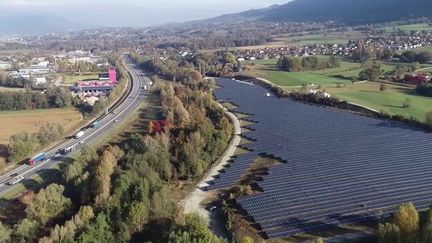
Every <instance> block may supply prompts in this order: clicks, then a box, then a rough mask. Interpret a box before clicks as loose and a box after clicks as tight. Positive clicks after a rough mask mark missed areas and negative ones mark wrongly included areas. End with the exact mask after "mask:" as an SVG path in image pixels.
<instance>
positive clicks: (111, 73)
mask: <svg viewBox="0 0 432 243" xmlns="http://www.w3.org/2000/svg"><path fill="white" fill-rule="evenodd" d="M99 80H100V81H105V80H110V81H112V82H114V83H117V72H116V70H115V68H111V69H109V70H108V72H106V73H99Z"/></svg>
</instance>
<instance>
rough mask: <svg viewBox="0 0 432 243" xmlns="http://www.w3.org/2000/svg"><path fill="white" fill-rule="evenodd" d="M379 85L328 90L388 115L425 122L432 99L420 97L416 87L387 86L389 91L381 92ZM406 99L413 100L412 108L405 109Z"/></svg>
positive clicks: (368, 83)
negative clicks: (415, 91) (415, 89)
mask: <svg viewBox="0 0 432 243" xmlns="http://www.w3.org/2000/svg"><path fill="white" fill-rule="evenodd" d="M379 86H380V84H379V83H375V82H367V83H361V84H354V85H352V84H349V85H347V86H345V87H342V88H330V87H329V88H327V90H326V91H327V92H329V93H331V94H333V95H334V96H336V97H338V98H341V99H343V100H346V101H349V102H353V103H356V104H360V105H363V106H366V107H369V108H372V109H375V110H378V111H383V112H385V113H388V114H395V115H402V116H405V117H414V118H416V119H418V120H421V121H424V120H425V114H426V113H427V112H429V111H432V98H429V97H424V96H418V95H416V94H415V93H414V90H413V88H414V87H405V86H401V85H397V84H393V85H392V84H387V90H386V91H384V92H380V91H379ZM406 99H410V100H411V106H410V108H403V106H402V104H403V102H404V101H405V100H406Z"/></svg>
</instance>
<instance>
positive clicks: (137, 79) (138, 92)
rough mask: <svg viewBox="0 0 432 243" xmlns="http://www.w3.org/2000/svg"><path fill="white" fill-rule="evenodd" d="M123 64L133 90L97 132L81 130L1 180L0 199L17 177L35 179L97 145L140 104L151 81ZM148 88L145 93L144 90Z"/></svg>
mask: <svg viewBox="0 0 432 243" xmlns="http://www.w3.org/2000/svg"><path fill="white" fill-rule="evenodd" d="M125 64H126V66H127V69H128V71H129V73H130V75H131V76H132V81H131V84H132V88H131V90H130V93H129V94H128V95H127V97H126V98H125V99H124V100H123V102H122V103H121V104H118V105H117V106H115V107H114V108H113V109H112V110H110V112H109V113H108V114H105V115H103V116H101V117H100V118H99V119H97V121H98V122H99V127H98V128H83V129H81V131H84V135H83V136H82V137H80V138H79V139H75V138H69V139H67V140H65V141H64V143H62V144H60V145H58V146H55V147H53V148H51V149H49V150H47V151H41V152H45V153H46V155H47V159H46V160H45V161H43V162H40V163H37V164H35V165H33V166H30V165H22V166H19V167H17V168H16V169H14V170H12V171H10V172H8V173H6V174H4V175H2V176H0V196H1V195H3V194H5V193H7V192H9V191H11V190H13V189H14V188H15V187H17V186H18V185H19V184H17V185H13V186H10V185H7V182H8V181H10V180H11V179H13V177H14V176H16V175H21V176H23V177H24V180H23V182H25V180H28V179H31V178H32V177H34V176H35V175H38V174H40V173H42V172H44V170H49V169H50V168H51V167H52V166H54V165H56V164H58V163H61V162H62V161H64V160H65V159H67V158H69V157H72V156H74V155H75V154H77V153H78V152H79V151H80V149H81V148H82V147H83V146H86V145H91V144H94V143H96V142H97V141H99V140H100V139H101V138H103V137H104V136H105V135H107V134H108V133H109V132H110V131H111V130H112V129H113V128H115V126H117V124H118V123H121V122H122V121H123V120H125V119H126V118H127V116H128V115H129V114H130V113H131V112H132V111H134V110H135V109H136V108H138V106H139V105H140V103H141V102H142V101H143V100H144V98H145V96H146V95H147V89H148V87H150V84H151V81H150V79H149V78H148V77H145V75H144V73H143V72H141V71H140V70H139V68H138V67H137V66H135V65H134V64H133V63H132V62H130V61H129V60H128V59H127V58H125ZM146 88H147V89H146ZM71 146H75V147H76V149H75V150H74V151H72V152H71V153H70V154H68V155H66V156H65V155H62V154H60V153H59V150H61V149H64V148H69V147H71Z"/></svg>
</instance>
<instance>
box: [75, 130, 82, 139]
mask: <svg viewBox="0 0 432 243" xmlns="http://www.w3.org/2000/svg"><path fill="white" fill-rule="evenodd" d="M82 136H84V131H80V132H78V133H77V134H75V139H78V138H80V137H82Z"/></svg>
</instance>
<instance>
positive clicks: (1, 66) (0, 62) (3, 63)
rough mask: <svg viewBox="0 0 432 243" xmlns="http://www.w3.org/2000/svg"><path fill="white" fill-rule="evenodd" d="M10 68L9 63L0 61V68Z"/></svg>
mask: <svg viewBox="0 0 432 243" xmlns="http://www.w3.org/2000/svg"><path fill="white" fill-rule="evenodd" d="M11 68H12V64H11V63H9V62H3V61H0V69H3V70H6V69H11Z"/></svg>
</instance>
